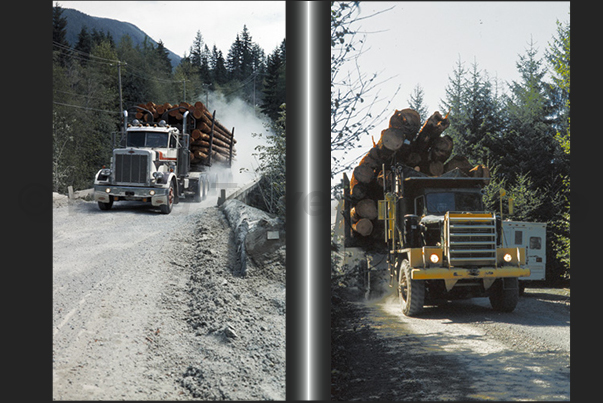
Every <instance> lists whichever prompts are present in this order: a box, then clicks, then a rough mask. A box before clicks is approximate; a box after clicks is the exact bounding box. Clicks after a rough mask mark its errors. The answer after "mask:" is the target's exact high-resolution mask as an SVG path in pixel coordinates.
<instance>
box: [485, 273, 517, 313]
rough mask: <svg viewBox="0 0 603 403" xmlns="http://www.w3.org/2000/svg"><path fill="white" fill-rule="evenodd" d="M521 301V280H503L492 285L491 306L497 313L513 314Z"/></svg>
mask: <svg viewBox="0 0 603 403" xmlns="http://www.w3.org/2000/svg"><path fill="white" fill-rule="evenodd" d="M518 301H519V280H518V279H517V277H515V278H501V279H498V280H496V281H495V282H494V284H492V287H491V292H490V305H492V308H493V309H494V310H495V311H499V312H513V310H514V309H515V307H516V306H517V302H518Z"/></svg>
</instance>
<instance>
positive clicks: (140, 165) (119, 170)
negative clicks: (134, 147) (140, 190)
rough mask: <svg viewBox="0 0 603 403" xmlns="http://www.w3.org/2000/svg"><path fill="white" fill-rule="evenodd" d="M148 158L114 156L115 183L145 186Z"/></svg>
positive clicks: (127, 155)
mask: <svg viewBox="0 0 603 403" xmlns="http://www.w3.org/2000/svg"><path fill="white" fill-rule="evenodd" d="M148 167H149V156H148V155H146V154H116V155H115V182H116V183H117V184H119V183H124V184H132V183H136V184H146V183H147V178H148V172H147V171H148Z"/></svg>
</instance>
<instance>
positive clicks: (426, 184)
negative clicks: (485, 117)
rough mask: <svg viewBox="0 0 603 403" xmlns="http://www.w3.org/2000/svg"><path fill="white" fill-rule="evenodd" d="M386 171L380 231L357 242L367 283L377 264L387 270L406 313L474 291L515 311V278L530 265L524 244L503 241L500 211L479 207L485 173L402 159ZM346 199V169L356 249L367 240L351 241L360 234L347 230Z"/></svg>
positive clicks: (347, 240)
mask: <svg viewBox="0 0 603 403" xmlns="http://www.w3.org/2000/svg"><path fill="white" fill-rule="evenodd" d="M383 172H386V169H385V165H384V166H383ZM389 172H391V173H392V174H391V175H388V178H387V179H386V180H385V181H383V199H381V200H378V219H379V220H383V224H384V225H383V228H384V233H383V235H382V238H381V240H380V242H377V244H378V245H377V248H375V247H371V248H370V249H371V250H367V248H366V246H363V247H361V249H362V248H364V251H360V253H358V250H356V255H357V256H361V257H360V259H359V260H360V266H361V272H362V273H363V275H364V276H365V278H364V281H363V282H364V284H365V285H366V286H367V287H368V290H369V291H370V284H371V278H370V276H371V272H373V277H375V274H376V273H375V272H377V273H378V272H379V271H381V273H383V272H386V273H387V274H388V275H389V280H388V286H389V287H392V288H396V289H397V291H398V296H399V300H400V305H401V309H402V312H403V313H404V314H405V315H407V316H414V315H417V314H419V313H420V312H421V311H422V309H423V306H424V305H426V304H430V303H433V302H437V301H439V300H451V299H463V298H472V297H489V298H490V302H491V305H492V307H493V308H494V309H495V310H497V311H502V312H511V311H513V310H514V309H515V306H516V305H517V302H518V298H519V285H518V279H519V277H525V276H529V275H530V270H529V269H528V268H527V267H525V248H523V247H510V246H509V247H507V246H506V245H503V243H502V223H501V220H500V216H497V215H496V214H495V213H492V212H487V211H485V210H484V204H483V200H482V196H483V193H482V189H483V187H484V186H485V184H487V183H488V180H489V178H475V177H466V176H464V175H463V174H462V173H461V172H460V171H459V169H458V168H456V169H454V170H452V171H451V172H448V173H446V174H444V175H442V176H438V177H432V176H428V175H425V174H421V173H420V172H416V171H415V170H414V169H412V168H411V167H409V166H406V165H404V164H400V163H395V164H394V165H392V166H391V168H390V171H389ZM350 201H351V198H350V181H349V180H348V177H347V175H346V174H344V175H343V203H340V206H341V207H340V212H341V213H342V215H343V220H342V221H343V222H342V223H341V227H342V228H343V231H344V235H343V242H344V245H345V247H346V248H347V249H350V250H354V249H357V248H354V246H356V247H357V246H358V245H367V243H366V242H355V241H358V238H362V236H360V235H359V234H358V233H357V232H355V231H353V230H352V227H351V226H352V217H351V215H350V210H351V208H350ZM374 244H375V243H374V242H373V243H371V245H374ZM362 252H363V253H362ZM362 255H364V259H363V258H362ZM375 262H377V263H375ZM379 262H382V264H378V263H379ZM380 268H381V269H383V270H380Z"/></svg>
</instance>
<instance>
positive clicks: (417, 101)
mask: <svg viewBox="0 0 603 403" xmlns="http://www.w3.org/2000/svg"><path fill="white" fill-rule="evenodd" d="M424 96H425V93H424V92H423V87H421V84H417V85H416V86H415V88H414V90H413V92H412V93H411V94H410V98H409V99H408V101H407V102H408V107H409V108H411V109H414V110H415V111H417V112H418V113H419V116H420V117H421V125H423V123H424V122H425V121H426V120H427V118H428V117H429V109H427V106H426V105H424V104H423V102H424V99H423V97H424Z"/></svg>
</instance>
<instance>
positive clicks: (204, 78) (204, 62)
mask: <svg viewBox="0 0 603 403" xmlns="http://www.w3.org/2000/svg"><path fill="white" fill-rule="evenodd" d="M210 58H211V53H210V52H209V48H208V47H207V45H204V46H203V51H202V52H201V65H200V66H199V77H200V78H201V82H203V83H205V84H211V82H212V74H211V69H210V66H209V64H210Z"/></svg>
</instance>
